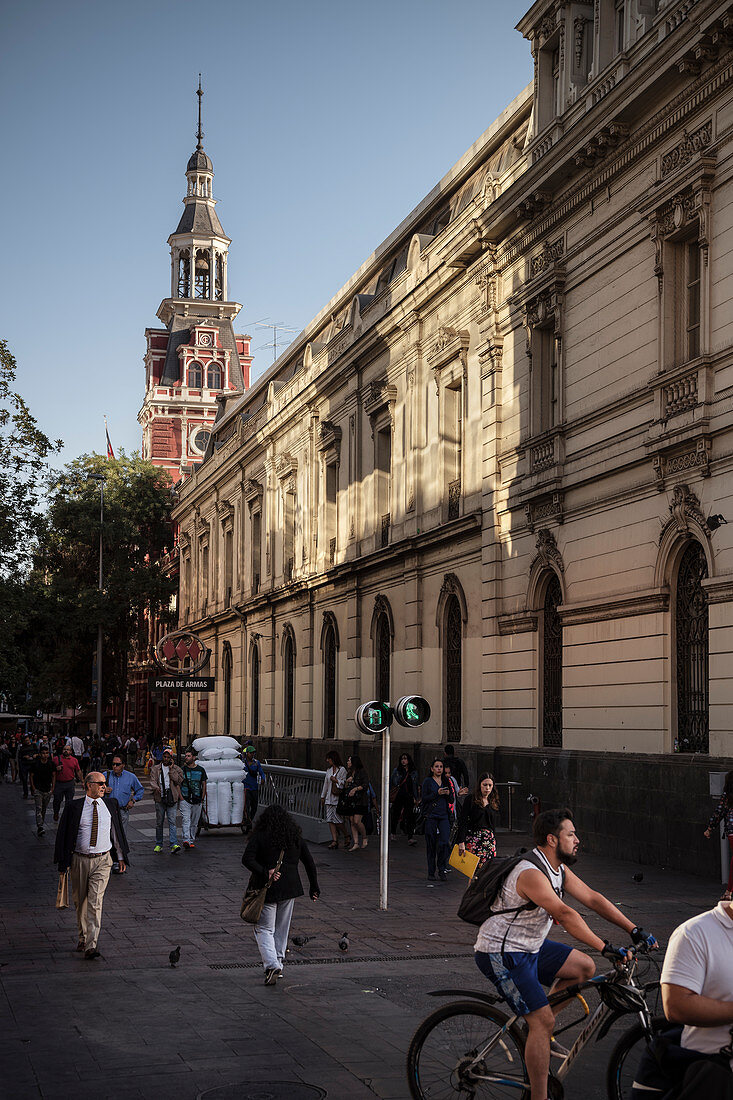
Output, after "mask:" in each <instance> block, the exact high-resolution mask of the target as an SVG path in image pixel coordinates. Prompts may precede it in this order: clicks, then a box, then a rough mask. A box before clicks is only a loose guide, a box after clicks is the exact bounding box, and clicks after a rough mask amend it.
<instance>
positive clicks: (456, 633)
mask: <svg viewBox="0 0 733 1100" xmlns="http://www.w3.org/2000/svg"><path fill="white" fill-rule="evenodd" d="M462 647H463V616H462V614H461V605H460V603H459V601H458V597H457V596H456V595H452V596H449V597H448V599H447V600H446V605H445V629H444V632H443V660H444V665H445V723H446V740H448V741H460V740H461V701H462V697H463V670H462V658H463V652H462Z"/></svg>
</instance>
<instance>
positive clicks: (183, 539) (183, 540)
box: [178, 531, 191, 550]
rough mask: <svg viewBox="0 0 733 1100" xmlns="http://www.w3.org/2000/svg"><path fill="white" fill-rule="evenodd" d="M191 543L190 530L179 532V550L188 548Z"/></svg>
mask: <svg viewBox="0 0 733 1100" xmlns="http://www.w3.org/2000/svg"><path fill="white" fill-rule="evenodd" d="M190 545H191V536H190V535H189V533H188V531H179V532H178V548H179V550H188V548H189V547H190Z"/></svg>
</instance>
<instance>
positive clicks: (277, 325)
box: [246, 317, 298, 363]
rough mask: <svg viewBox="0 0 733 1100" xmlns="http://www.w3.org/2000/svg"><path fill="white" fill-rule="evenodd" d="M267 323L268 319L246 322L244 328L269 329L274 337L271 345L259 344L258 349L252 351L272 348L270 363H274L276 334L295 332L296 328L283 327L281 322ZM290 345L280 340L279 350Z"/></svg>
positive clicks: (276, 345) (286, 341)
mask: <svg viewBox="0 0 733 1100" xmlns="http://www.w3.org/2000/svg"><path fill="white" fill-rule="evenodd" d="M268 321H269V318H268V317H263V318H262V319H261V320H259V321H248V322H247V324H246V327H247V328H250V327H255V328H269V329H271V330H272V333H273V336H274V341H273V343H271V344H260V346H259V348H255V349H254V350H255V351H259V350H264V349H265V348H272V349H273V351H274V354H273V358H272V361H273V363H274V362H275V360H276V359H277V349H278V338H277V334H278V332H297V331H298V329H297V328H292V327H291V326H290V325H285V324H283V323H282V321H275V322H274V323H271V324H268V323H267V322H268ZM290 343H292V341H291V340H285V341H283V340H280V341H279V346H280V347H281V348H282V347H287V346H288V344H290Z"/></svg>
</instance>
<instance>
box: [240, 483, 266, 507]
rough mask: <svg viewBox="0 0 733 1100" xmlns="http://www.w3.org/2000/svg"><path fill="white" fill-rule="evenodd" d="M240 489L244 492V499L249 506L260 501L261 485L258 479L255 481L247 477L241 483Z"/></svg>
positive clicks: (261, 494)
mask: <svg viewBox="0 0 733 1100" xmlns="http://www.w3.org/2000/svg"><path fill="white" fill-rule="evenodd" d="M242 491H243V493H244V499H245V500H246V501H247V504H249V506H250V508H251V507H252V506H253V505H254V504H256V503H258V502H259V503H262V497H263V493H264V490H263V487H262V485H261V484H260V482H259V481H255V479H254V478H252V477H247V478H245V479H244V482H243V483H242Z"/></svg>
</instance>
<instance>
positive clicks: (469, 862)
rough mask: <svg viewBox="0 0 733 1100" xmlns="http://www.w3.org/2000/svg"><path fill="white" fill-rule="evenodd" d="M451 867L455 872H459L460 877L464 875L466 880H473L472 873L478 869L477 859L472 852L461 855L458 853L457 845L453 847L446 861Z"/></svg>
mask: <svg viewBox="0 0 733 1100" xmlns="http://www.w3.org/2000/svg"><path fill="white" fill-rule="evenodd" d="M448 862H449V863H450V865H451V867H455V869H456V870H457V871H460V872H461V874H462V875H466V877H467V878H473V875H474V871H475V870H476V868H477V867H478V863H479V858H478V856H475V855H474V854H473V852H469V851H466V852H464V853H463V855H461V853H460V852H459V851H458V845H457V844H454V845H453V851H452V852H451V854H450V859H449V860H448Z"/></svg>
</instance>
